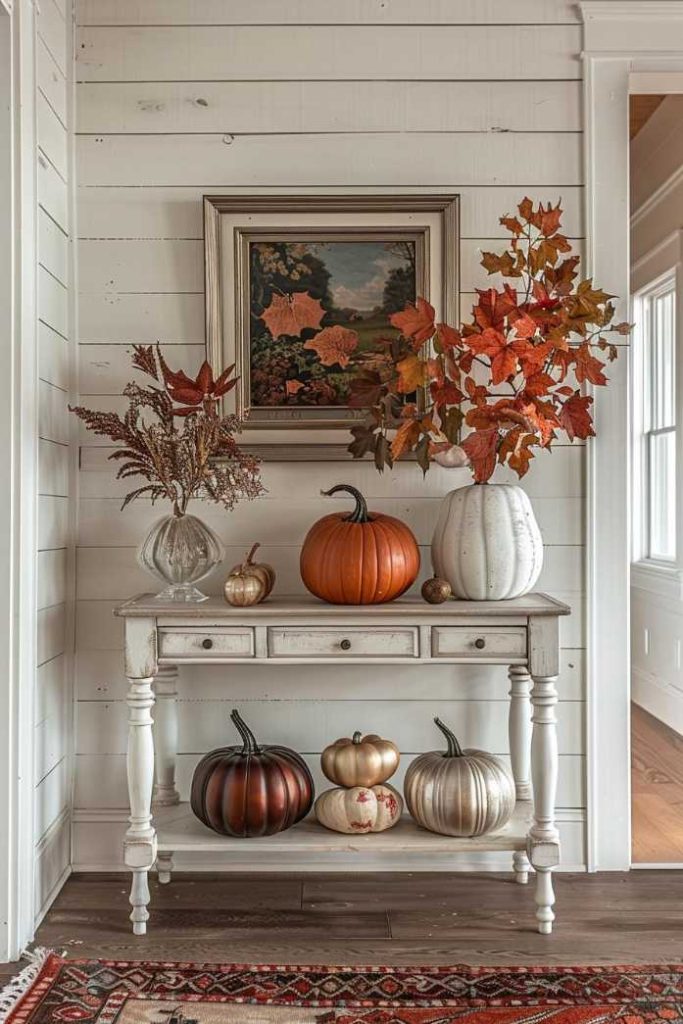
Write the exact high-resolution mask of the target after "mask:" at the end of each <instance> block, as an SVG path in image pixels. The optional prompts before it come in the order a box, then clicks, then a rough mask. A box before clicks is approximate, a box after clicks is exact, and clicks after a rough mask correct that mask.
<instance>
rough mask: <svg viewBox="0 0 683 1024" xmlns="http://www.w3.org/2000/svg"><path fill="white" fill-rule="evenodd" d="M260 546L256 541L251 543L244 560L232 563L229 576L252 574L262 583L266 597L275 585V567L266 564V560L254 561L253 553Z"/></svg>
mask: <svg viewBox="0 0 683 1024" xmlns="http://www.w3.org/2000/svg"><path fill="white" fill-rule="evenodd" d="M260 547H261V545H260V544H259V543H258V542H257V543H256V544H253V545H252V547H251V550H250V551H249V552H248V554H247V556H246V558H245V559H244V561H243V562H240V563H239V565H233V567H232V569H231V570H230V576H254V577H255V578H256V579H257V580H260V581H261V583H262V584H263V587H264V589H265V593H264V595H263V597H268V595H269V594H270V592H271V591H272V589H273V587H274V586H275V569H273V567H272V565H268V563H267V562H255V561H254V555H255V554H256V552H257V551H258V549H259V548H260ZM261 600H263V598H261Z"/></svg>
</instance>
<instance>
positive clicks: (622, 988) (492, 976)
mask: <svg viewBox="0 0 683 1024" xmlns="http://www.w3.org/2000/svg"><path fill="white" fill-rule="evenodd" d="M22 988H23V991H20V989H22ZM3 1000H4V1001H3ZM0 1006H2V1007H3V1008H4V1013H2V1014H1V1015H0V1017H2V1018H4V1020H5V1021H7V1022H8V1024H20V1022H21V1024H57V1022H64V1024H80V1022H93V1024H313V1022H316V1024H451V1022H456V1021H457V1022H458V1024H538V1022H545V1021H548V1022H552V1024H588V1022H590V1024H597V1022H612V1021H620V1022H623V1024H649V1022H654V1021H657V1022H658V1024H663V1022H668V1021H672V1022H678V1021H681V1022H683V965H680V966H678V967H671V966H664V965H659V966H649V967H645V966H634V967H396V968H391V967H354V968H351V967H248V966H245V965H240V964H184V963H145V962H141V963H135V962H121V961H115V960H71V959H69V960H63V959H62V958H61V957H59V956H57V955H56V954H54V953H50V954H47V955H46V956H45V957H44V958H42V962H41V961H40V960H39V961H38V962H36V963H35V964H34V965H33V966H31V967H30V968H29V969H28V971H27V972H24V974H23V976H20V978H19V979H15V981H14V982H13V984H12V985H11V986H9V988H8V989H7V990H6V992H5V993H3V994H2V997H0Z"/></svg>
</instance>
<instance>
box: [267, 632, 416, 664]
mask: <svg viewBox="0 0 683 1024" xmlns="http://www.w3.org/2000/svg"><path fill="white" fill-rule="evenodd" d="M418 650H419V648H418V633H417V628H414V627H410V626H396V627H392V626H387V627H384V628H380V629H372V630H370V629H362V628H359V627H357V626H350V627H348V628H347V629H337V628H329V629H328V628H326V627H324V626H321V627H315V626H314V627H310V628H306V627H305V626H297V627H292V626H288V627H282V628H276V627H271V628H270V629H269V630H268V653H269V654H270V656H271V657H272V658H342V657H345V656H346V657H349V658H354V657H355V658H417V656H418Z"/></svg>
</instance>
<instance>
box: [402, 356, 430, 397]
mask: <svg viewBox="0 0 683 1024" xmlns="http://www.w3.org/2000/svg"><path fill="white" fill-rule="evenodd" d="M396 369H397V370H398V372H399V374H400V380H399V382H398V390H399V391H400V392H401V394H403V395H410V394H412V392H413V391H416V390H417V389H418V388H419V387H422V385H423V384H424V382H425V364H424V363H423V362H422V360H421V359H418V357H417V356H414V355H412V354H411V355H409V356H406V357H405V359H402V360H401V361H400V362H399V363H397V364H396Z"/></svg>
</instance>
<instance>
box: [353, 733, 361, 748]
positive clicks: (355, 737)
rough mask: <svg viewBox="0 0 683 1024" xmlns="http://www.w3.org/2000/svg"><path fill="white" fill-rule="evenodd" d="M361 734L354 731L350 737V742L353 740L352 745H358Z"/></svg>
mask: <svg viewBox="0 0 683 1024" xmlns="http://www.w3.org/2000/svg"><path fill="white" fill-rule="evenodd" d="M361 736H362V733H360V732H354V734H353V737H352V742H353V744H354V746H358V744H359V743H360V741H361Z"/></svg>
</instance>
